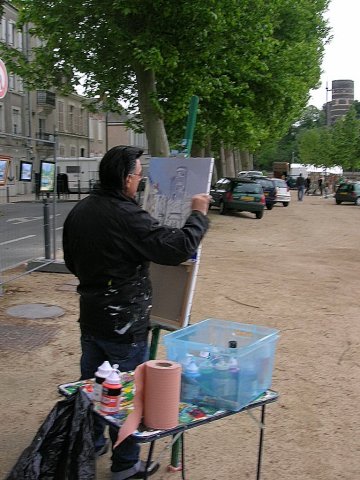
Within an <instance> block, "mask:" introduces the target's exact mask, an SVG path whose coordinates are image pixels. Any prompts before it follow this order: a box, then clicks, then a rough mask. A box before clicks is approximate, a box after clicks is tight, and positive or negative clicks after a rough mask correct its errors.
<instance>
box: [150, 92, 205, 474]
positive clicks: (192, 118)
mask: <svg viewBox="0 0 360 480" xmlns="http://www.w3.org/2000/svg"><path fill="white" fill-rule="evenodd" d="M198 104H199V97H197V96H196V95H193V96H192V97H191V99H190V105H189V113H188V119H187V124H186V132H185V138H184V139H183V140H182V142H181V146H182V149H183V153H182V154H183V156H184V157H186V158H187V157H190V154H191V147H192V141H193V137H194V130H195V124H196V116H197V109H198ZM185 263H188V262H185ZM198 263H199V260H198V259H197V260H196V261H195V262H192V265H193V267H195V268H192V269H190V267H189V268H188V269H187V273H188V276H189V278H190V282H189V281H186V280H185V283H182V285H181V286H182V288H181V292H180V295H178V298H179V300H180V302H181V304H182V311H181V312H180V323H179V315H178V316H176V317H175V319H173V320H172V321H171V325H170V326H168V325H167V320H168V319H169V316H165V319H166V320H165V323H164V317H162V314H163V313H164V312H163V311H161V310H162V308H161V306H160V308H159V309H160V312H159V313H160V317H158V318H156V317H157V315H156V313H157V312H156V305H154V304H153V309H152V317H153V322H154V323H153V326H152V329H151V343H150V355H149V358H150V360H154V359H155V358H156V354H157V349H158V344H159V338H160V331H161V329H164V328H165V329H166V330H175V329H177V328H182V327H183V326H184V324H185V326H186V325H187V324H188V318H189V316H190V307H191V297H192V290H193V289H194V286H195V277H196V274H197V268H198ZM182 265H184V264H182ZM182 265H179V266H178V267H180V268H181V267H182ZM188 265H189V266H190V265H191V263H190V264H189V263H188ZM154 268H156V267H154ZM157 268H159V266H158V267H157ZM165 268H166V267H165ZM172 268H174V267H172ZM175 268H177V267H175ZM178 272H179V273H181V274H182V275H184V270H178ZM153 275H155V276H156V272H155V273H153ZM185 275H186V273H185ZM158 278H160V276H159V277H158ZM172 280H174V278H173V277H172ZM152 281H153V278H152ZM162 281H164V280H163V279H162ZM153 288H154V284H153ZM155 289H156V286H155ZM159 291H161V289H159ZM155 292H156V290H155ZM163 292H164V290H162V292H161V293H162V294H163ZM174 292H178V289H177V288H175V289H174ZM158 298H160V296H159V297H158ZM187 301H188V302H190V304H189V305H188V307H189V308H186V309H185V311H184V305H185V304H186V302H187ZM154 317H155V319H154ZM170 318H171V317H170ZM159 320H160V322H159V323H156V322H157V321H159ZM181 451H182V436H180V437H179V438H178V439H177V440H175V441H174V444H173V446H172V450H171V464H170V465H169V467H168V468H169V470H170V471H179V470H181V469H182V466H181V463H180V462H179V455H180V452H181Z"/></svg>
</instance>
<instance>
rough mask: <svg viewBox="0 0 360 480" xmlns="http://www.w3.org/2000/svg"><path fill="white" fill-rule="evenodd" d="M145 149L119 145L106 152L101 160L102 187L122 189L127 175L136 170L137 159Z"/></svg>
mask: <svg viewBox="0 0 360 480" xmlns="http://www.w3.org/2000/svg"><path fill="white" fill-rule="evenodd" d="M142 154H143V150H141V148H137V147H129V146H125V145H117V146H116V147H112V148H111V149H110V150H109V151H108V152H106V153H105V155H104V156H103V158H102V159H101V162H100V167H99V179H100V185H101V187H102V188H106V189H108V190H109V189H110V190H120V191H122V190H123V189H124V186H125V180H126V177H127V176H128V175H129V174H130V173H133V172H134V171H135V166H136V160H137V159H138V158H140V157H141V155H142Z"/></svg>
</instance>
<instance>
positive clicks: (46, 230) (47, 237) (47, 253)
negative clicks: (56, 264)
mask: <svg viewBox="0 0 360 480" xmlns="http://www.w3.org/2000/svg"><path fill="white" fill-rule="evenodd" d="M43 205H44V244H45V258H46V259H49V258H51V257H50V214H49V203H48V201H47V198H44V199H43Z"/></svg>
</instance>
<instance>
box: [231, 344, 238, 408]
mask: <svg viewBox="0 0 360 480" xmlns="http://www.w3.org/2000/svg"><path fill="white" fill-rule="evenodd" d="M229 348H231V349H236V348H237V342H236V340H230V341H229ZM239 371H240V369H239V362H238V360H237V358H236V357H235V356H231V357H230V359H229V377H230V378H229V395H228V398H229V400H233V401H235V402H237V401H238V387H239Z"/></svg>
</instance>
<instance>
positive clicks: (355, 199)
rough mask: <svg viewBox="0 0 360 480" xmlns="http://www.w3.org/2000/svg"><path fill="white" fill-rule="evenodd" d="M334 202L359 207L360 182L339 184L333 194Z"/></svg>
mask: <svg viewBox="0 0 360 480" xmlns="http://www.w3.org/2000/svg"><path fill="white" fill-rule="evenodd" d="M335 202H336V204H337V205H340V203H342V202H350V203H354V204H355V205H359V206H360V182H347V183H340V185H339V186H338V188H337V189H336V192H335Z"/></svg>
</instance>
